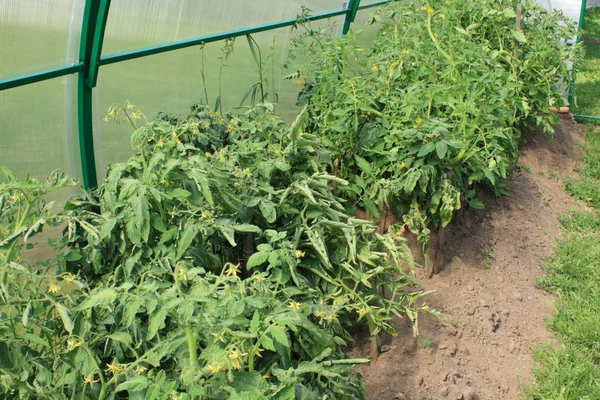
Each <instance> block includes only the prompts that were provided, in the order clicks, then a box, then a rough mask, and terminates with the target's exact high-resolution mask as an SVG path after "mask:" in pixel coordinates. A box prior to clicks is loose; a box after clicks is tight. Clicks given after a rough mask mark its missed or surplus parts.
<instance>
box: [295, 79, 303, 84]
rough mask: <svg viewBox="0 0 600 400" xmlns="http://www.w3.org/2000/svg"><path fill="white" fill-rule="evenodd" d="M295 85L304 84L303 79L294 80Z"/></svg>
mask: <svg viewBox="0 0 600 400" xmlns="http://www.w3.org/2000/svg"><path fill="white" fill-rule="evenodd" d="M296 85H298V86H302V85H304V81H303V80H301V79H298V80H297V81H296Z"/></svg>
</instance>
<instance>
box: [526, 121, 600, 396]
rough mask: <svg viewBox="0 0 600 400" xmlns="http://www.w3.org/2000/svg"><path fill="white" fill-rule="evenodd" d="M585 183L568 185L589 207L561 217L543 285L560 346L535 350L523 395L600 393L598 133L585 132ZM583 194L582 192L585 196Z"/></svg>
mask: <svg viewBox="0 0 600 400" xmlns="http://www.w3.org/2000/svg"><path fill="white" fill-rule="evenodd" d="M586 138H587V140H586V145H585V159H584V165H583V166H582V168H581V173H582V179H581V182H582V183H581V184H575V185H574V186H571V187H570V190H571V191H572V192H573V194H574V195H576V196H577V197H583V198H584V199H590V201H589V204H590V205H591V206H593V209H592V210H590V211H579V212H573V213H572V214H570V215H568V216H563V217H562V218H561V223H562V225H563V236H564V237H563V239H562V240H561V242H560V243H559V245H558V247H557V251H556V256H555V257H554V258H553V259H551V260H549V262H548V264H547V265H546V267H545V268H546V269H547V275H546V276H544V277H543V278H541V279H540V281H539V285H540V286H541V287H542V288H544V289H546V290H547V291H549V292H551V293H553V294H555V295H557V296H558V298H559V299H560V301H559V302H558V304H557V312H556V315H555V316H554V318H552V319H551V320H549V321H548V326H549V328H550V329H551V330H552V331H553V332H554V333H555V334H556V337H557V339H558V340H560V342H561V346H560V348H558V349H557V348H554V347H553V346H550V345H548V346H544V347H540V348H538V349H536V350H535V352H534V359H535V360H536V361H537V365H536V366H535V367H534V369H533V375H534V378H535V380H534V382H533V384H532V386H531V387H530V388H527V389H526V391H525V393H524V395H525V396H526V398H531V399H595V398H598V397H599V396H600V386H599V385H598V382H599V380H600V368H599V367H598V362H599V361H600V346H599V345H598V343H600V334H599V332H600V323H599V321H600V318H599V316H600V292H599V290H598V287H599V286H600V279H599V277H600V262H599V260H600V235H599V234H598V232H599V231H598V227H599V226H600V207H599V203H597V202H594V201H593V199H598V198H600V194H599V192H600V190H599V189H598V188H599V187H600V174H598V168H597V166H598V159H599V157H600V147H599V146H598V140H597V134H594V132H593V129H592V128H590V130H589V131H588V134H587V135H586ZM582 194H584V196H582Z"/></svg>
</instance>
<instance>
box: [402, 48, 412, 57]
mask: <svg viewBox="0 0 600 400" xmlns="http://www.w3.org/2000/svg"><path fill="white" fill-rule="evenodd" d="M402 54H403V55H405V56H406V55H408V54H410V50H409V49H404V50H402Z"/></svg>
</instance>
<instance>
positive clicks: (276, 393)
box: [2, 104, 435, 399]
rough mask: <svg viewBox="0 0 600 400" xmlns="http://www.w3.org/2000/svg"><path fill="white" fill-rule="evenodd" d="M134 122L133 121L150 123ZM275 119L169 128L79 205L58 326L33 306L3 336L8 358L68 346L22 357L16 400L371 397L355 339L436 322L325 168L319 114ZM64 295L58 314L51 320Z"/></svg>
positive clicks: (216, 120) (201, 111) (11, 363)
mask: <svg viewBox="0 0 600 400" xmlns="http://www.w3.org/2000/svg"><path fill="white" fill-rule="evenodd" d="M111 109H115V108H111ZM119 110H120V113H122V114H124V115H122V117H124V118H125V119H126V120H130V121H131V122H133V119H130V118H129V117H128V116H127V114H129V113H133V112H136V111H133V109H132V108H128V107H120V108H119ZM271 110H272V107H271V106H270V105H268V104H265V105H260V106H258V107H256V108H253V109H250V110H249V111H248V112H246V113H245V114H244V115H232V114H220V113H217V112H213V111H212V110H211V109H210V108H208V107H206V106H202V105H195V106H193V107H192V111H191V114H190V115H189V116H187V117H185V118H178V117H174V116H171V115H166V114H161V115H159V118H157V119H156V120H154V121H151V122H149V123H148V124H146V125H144V126H142V127H140V128H138V129H136V131H135V132H134V133H133V135H132V143H133V145H134V148H135V150H136V152H135V154H134V155H133V156H132V157H131V158H130V159H129V160H128V161H127V162H125V163H120V164H113V165H111V166H110V167H109V170H108V172H107V175H106V180H105V182H104V183H103V184H102V185H101V186H100V187H99V189H98V191H97V193H95V194H94V196H89V195H86V194H80V195H76V196H73V197H72V198H70V199H69V201H68V202H67V203H66V205H65V206H64V210H62V211H61V213H60V214H59V215H60V221H61V222H62V224H63V226H64V233H63V236H62V237H61V238H57V239H55V240H54V242H55V244H56V247H57V252H58V253H57V255H56V259H57V260H60V263H59V264H57V265H56V271H55V274H54V276H55V278H51V277H50V276H51V275H48V277H49V278H48V279H54V280H55V281H56V284H53V285H54V286H51V287H49V289H48V290H50V293H46V294H45V295H44V296H45V297H49V298H50V299H49V300H48V299H47V300H45V301H46V303H44V305H45V306H46V310H47V312H48V313H49V315H51V316H52V319H51V320H48V321H52V322H51V324H50V322H48V323H43V322H42V323H40V324H39V326H38V327H37V328H30V330H29V331H27V330H24V328H23V323H22V321H21V322H20V318H22V315H23V314H22V313H23V311H22V310H21V309H20V310H19V312H18V313H15V314H14V315H11V318H10V319H9V320H10V323H11V326H13V329H12V330H9V329H7V330H6V331H4V334H5V335H6V336H8V337H9V338H10V339H8V341H7V342H10V343H19V342H21V341H22V340H23V334H24V332H28V335H29V336H27V337H33V338H37V340H38V341H37V342H35V344H36V346H37V348H36V351H37V352H39V351H41V350H43V348H44V344H42V341H44V340H47V341H49V343H58V344H60V346H59V347H56V349H55V350H54V351H53V352H52V353H49V352H48V353H45V355H46V357H44V358H43V359H40V360H38V361H36V362H37V364H39V366H37V367H33V366H29V367H27V368H26V367H25V365H24V364H25V363H26V360H27V358H26V357H27V356H24V357H21V358H12V359H9V360H8V361H7V362H6V363H5V368H3V369H2V370H3V373H4V374H5V377H6V378H5V379H6V380H7V382H9V381H10V384H7V385H5V389H6V390H7V393H8V394H9V395H10V396H12V397H18V396H20V397H25V398H26V397H28V396H29V397H36V396H42V395H43V396H54V397H55V398H66V397H71V396H73V395H75V394H77V395H78V396H83V397H84V398H99V399H108V398H148V399H154V398H172V397H173V396H176V397H177V398H198V397H200V398H215V399H218V398H248V397H250V398H280V399H293V398H312V397H314V396H318V397H322V396H329V397H335V398H348V399H350V398H362V397H363V396H364V391H363V387H362V384H361V383H360V380H359V378H358V377H357V376H354V375H353V374H352V372H351V368H352V366H353V365H355V364H357V363H364V362H368V361H369V360H363V359H349V358H348V357H347V356H346V355H345V354H344V352H343V347H344V346H345V344H346V341H347V340H351V335H350V334H349V333H348V332H347V329H348V328H349V327H350V326H356V325H360V324H363V323H364V324H365V325H366V326H367V327H368V328H369V330H370V332H371V335H372V336H373V337H376V335H377V334H378V333H379V332H380V331H381V330H385V331H388V332H391V333H394V327H393V325H392V323H391V318H392V316H393V315H397V316H400V317H404V316H407V317H409V318H410V319H411V320H412V321H413V322H414V323H415V329H416V318H417V314H418V312H419V311H425V312H430V313H432V314H434V315H435V313H434V312H433V311H432V310H430V309H429V308H428V307H427V306H426V305H421V302H419V299H420V298H422V297H423V296H424V295H425V294H426V293H423V292H418V291H411V292H410V293H409V292H408V291H407V290H406V288H407V287H409V286H414V281H413V279H412V277H411V273H410V271H411V269H412V268H413V264H412V258H411V255H410V252H409V250H408V248H407V246H406V243H405V240H404V239H403V238H400V237H392V236H390V235H379V234H377V233H376V232H375V227H373V226H371V225H370V223H369V222H367V221H362V220H358V219H355V218H353V217H351V216H349V215H348V214H347V212H346V210H345V208H344V206H343V202H342V200H341V199H339V198H337V197H336V196H335V195H334V194H333V193H332V190H331V185H330V182H332V181H335V182H336V183H337V184H338V187H341V186H344V185H345V184H346V182H345V181H344V180H342V179H340V178H337V177H334V176H331V175H328V174H326V173H325V172H323V169H324V167H323V165H324V164H321V163H319V162H317V159H316V157H318V159H319V160H320V161H322V160H325V159H326V158H327V152H326V151H324V150H323V149H322V148H321V144H320V143H319V142H318V141H317V140H316V137H315V136H314V135H311V134H309V133H306V132H304V125H305V124H306V120H305V118H306V116H307V114H306V112H302V113H301V114H300V115H299V117H298V119H297V120H296V121H295V122H294V123H293V124H291V125H289V124H287V123H285V122H284V121H283V120H282V119H281V118H279V117H278V116H276V115H274V114H273V113H272V111H271ZM114 114H115V115H118V113H116V112H115V113H114ZM17 214H18V213H17ZM57 218H58V217H57ZM11 282H12V285H13V286H12V287H13V288H14V290H17V289H18V282H19V279H15V280H13V281H11ZM74 283H78V284H77V285H76V287H70V286H69V285H71V286H72V285H73V284H74ZM18 290H21V291H22V292H36V291H38V290H40V286H39V282H33V281H32V282H30V283H28V284H27V285H25V286H24V288H20V289H18ZM41 290H42V291H43V290H44V289H41ZM51 295H57V296H59V298H60V299H63V297H64V300H62V302H61V303H60V306H55V307H54V308H48V304H52V303H51V301H52V297H51ZM20 296H21V299H23V298H26V296H25V295H24V294H23V293H21V295H20ZM20 301H22V300H20ZM3 306H4V307H10V305H9V303H5V304H3ZM23 307H25V305H24V306H23ZM25 314H26V312H25ZM15 327H16V328H15ZM38 329H39V330H41V331H43V332H46V333H45V335H46V336H47V337H48V339H45V338H46V336H44V335H40V334H39V330H38ZM32 340H33V339H32ZM375 343H376V342H375ZM24 353H25V354H27V352H24ZM16 354H21V352H20V351H16ZM15 357H16V356H15ZM37 364H36V365H37ZM23 371H27V374H26V375H23ZM17 382H18V384H16V383H17Z"/></svg>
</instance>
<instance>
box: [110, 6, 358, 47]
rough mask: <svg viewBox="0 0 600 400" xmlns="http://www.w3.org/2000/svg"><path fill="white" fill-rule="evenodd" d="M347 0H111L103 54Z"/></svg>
mask: <svg viewBox="0 0 600 400" xmlns="http://www.w3.org/2000/svg"><path fill="white" fill-rule="evenodd" d="M343 3H347V0H254V1H249V0H217V1H215V0H112V2H111V6H110V11H109V16H108V22H107V26H106V32H105V40H104V47H103V55H108V54H113V53H119V52H124V51H129V50H134V49H137V48H140V47H148V46H154V45H160V44H167V43H171V42H175V41H179V40H185V39H192V38H195V37H200V36H205V35H211V34H217V33H222V32H226V31H230V30H236V29H243V28H248V27H252V26H256V25H261V24H268V23H274V22H279V21H282V20H288V19H292V18H295V17H296V16H297V15H298V14H299V13H300V10H301V7H302V6H305V7H307V8H309V9H311V10H312V12H311V14H317V13H323V12H327V11H334V10H340V9H342V5H343Z"/></svg>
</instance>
